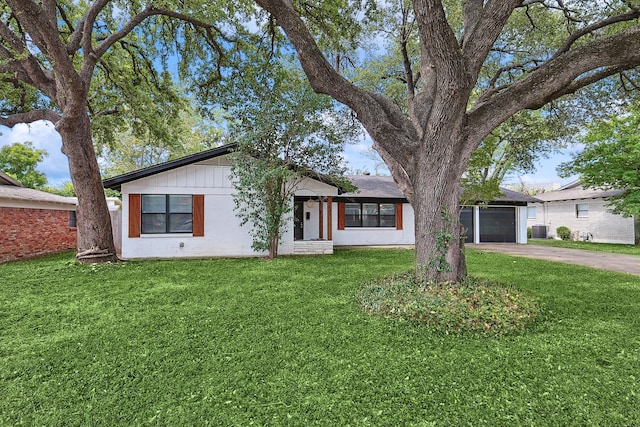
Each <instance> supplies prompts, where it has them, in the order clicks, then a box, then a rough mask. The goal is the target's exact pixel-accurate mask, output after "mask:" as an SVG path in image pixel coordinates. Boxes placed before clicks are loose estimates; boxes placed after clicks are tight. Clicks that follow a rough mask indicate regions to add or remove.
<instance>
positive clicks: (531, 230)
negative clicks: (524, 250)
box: [527, 227, 533, 239]
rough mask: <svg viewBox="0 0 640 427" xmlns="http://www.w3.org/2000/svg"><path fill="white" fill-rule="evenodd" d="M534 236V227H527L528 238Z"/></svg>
mask: <svg viewBox="0 0 640 427" xmlns="http://www.w3.org/2000/svg"><path fill="white" fill-rule="evenodd" d="M531 236H533V229H532V228H531V227H527V239H531Z"/></svg>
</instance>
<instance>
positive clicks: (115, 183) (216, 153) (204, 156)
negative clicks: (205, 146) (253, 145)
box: [102, 144, 237, 191]
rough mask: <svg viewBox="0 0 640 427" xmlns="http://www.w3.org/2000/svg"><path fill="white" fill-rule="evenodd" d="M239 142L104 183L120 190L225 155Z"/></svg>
mask: <svg viewBox="0 0 640 427" xmlns="http://www.w3.org/2000/svg"><path fill="white" fill-rule="evenodd" d="M236 147H237V144H227V145H223V146H221V147H216V148H212V149H210V150H206V151H201V152H199V153H196V154H190V155H188V156H184V157H180V158H179V159H174V160H169V161H168V162H164V163H160V164H158V165H154V166H149V167H146V168H143V169H138V170H135V171H133V172H129V173H125V174H122V175H118V176H114V177H113V178H108V179H105V180H103V181H102V185H104V187H105V188H110V189H112V190H118V191H119V190H120V188H121V187H122V184H126V183H128V182H131V181H135V180H138V179H141V178H146V177H148V176H151V175H156V174H158V173H161V172H166V171H170V170H173V169H177V168H179V167H182V166H187V165H191V164H193V163H197V162H202V161H204V160H209V159H213V158H215V157H220V156H224V155H225V154H229V153H231V152H232V151H234V150H235V149H236Z"/></svg>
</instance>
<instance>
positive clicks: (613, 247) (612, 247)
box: [527, 239, 640, 256]
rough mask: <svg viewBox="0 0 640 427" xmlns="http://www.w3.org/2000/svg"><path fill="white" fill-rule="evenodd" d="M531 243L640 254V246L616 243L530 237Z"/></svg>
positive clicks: (529, 241) (528, 241)
mask: <svg viewBox="0 0 640 427" xmlns="http://www.w3.org/2000/svg"><path fill="white" fill-rule="evenodd" d="M527 243H529V244H531V245H540V246H553V247H556V248H569V249H585V250H589V251H599V252H611V253H614V254H626V255H639V256H640V246H638V245H620V244H615V243H594V242H574V241H567V240H554V239H528V240H527Z"/></svg>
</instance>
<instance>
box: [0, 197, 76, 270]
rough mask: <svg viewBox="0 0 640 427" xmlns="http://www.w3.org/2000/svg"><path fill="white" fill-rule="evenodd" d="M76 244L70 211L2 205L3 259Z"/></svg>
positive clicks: (0, 256)
mask: <svg viewBox="0 0 640 427" xmlns="http://www.w3.org/2000/svg"><path fill="white" fill-rule="evenodd" d="M75 247H76V229H75V228H69V211H61V210H49V209H27V208H7V207H0V263H3V262H7V261H14V260H19V259H24V258H30V257H34V256H37V255H44V254H48V253H54V252H60V251H64V250H66V249H72V248H75Z"/></svg>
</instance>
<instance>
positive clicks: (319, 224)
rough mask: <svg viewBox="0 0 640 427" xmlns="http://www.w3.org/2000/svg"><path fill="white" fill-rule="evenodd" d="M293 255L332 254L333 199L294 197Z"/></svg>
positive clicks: (328, 197) (326, 197)
mask: <svg viewBox="0 0 640 427" xmlns="http://www.w3.org/2000/svg"><path fill="white" fill-rule="evenodd" d="M294 202H295V210H294V217H295V225H294V242H293V254H294V255H331V254H333V197H332V196H318V195H314V196H297V197H295V200H294Z"/></svg>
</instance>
